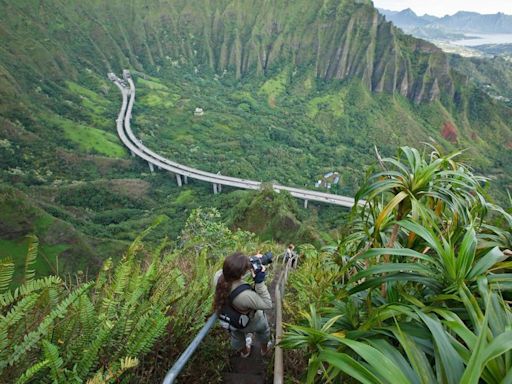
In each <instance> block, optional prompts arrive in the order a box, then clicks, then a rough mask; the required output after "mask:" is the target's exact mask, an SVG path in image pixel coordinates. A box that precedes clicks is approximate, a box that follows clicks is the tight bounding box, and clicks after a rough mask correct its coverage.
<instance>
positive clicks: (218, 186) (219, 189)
mask: <svg viewBox="0 0 512 384" xmlns="http://www.w3.org/2000/svg"><path fill="white" fill-rule="evenodd" d="M217 192H219V193H221V192H222V184H217Z"/></svg>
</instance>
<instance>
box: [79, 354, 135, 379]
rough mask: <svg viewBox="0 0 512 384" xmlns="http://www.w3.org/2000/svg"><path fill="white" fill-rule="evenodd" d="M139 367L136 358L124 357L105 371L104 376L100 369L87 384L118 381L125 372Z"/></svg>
mask: <svg viewBox="0 0 512 384" xmlns="http://www.w3.org/2000/svg"><path fill="white" fill-rule="evenodd" d="M138 365H139V359H137V358H136V357H125V358H123V359H120V360H119V363H115V364H113V365H112V367H110V368H109V369H107V372H106V374H105V373H103V369H100V370H99V371H98V372H96V374H95V375H94V377H93V378H92V379H89V380H87V384H105V383H109V382H110V381H112V380H116V379H119V377H120V376H121V375H122V374H123V373H124V372H126V371H127V370H128V369H132V368H135V367H137V366H138Z"/></svg>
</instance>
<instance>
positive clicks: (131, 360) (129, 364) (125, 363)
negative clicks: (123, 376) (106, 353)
mask: <svg viewBox="0 0 512 384" xmlns="http://www.w3.org/2000/svg"><path fill="white" fill-rule="evenodd" d="M138 365H139V359H137V358H136V357H129V356H127V357H125V358H124V359H121V369H122V370H123V371H126V370H127V369H131V368H135V367H136V366H138Z"/></svg>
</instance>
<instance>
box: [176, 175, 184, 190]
mask: <svg viewBox="0 0 512 384" xmlns="http://www.w3.org/2000/svg"><path fill="white" fill-rule="evenodd" d="M176 183H177V184H178V187H181V186H182V185H183V183H182V182H181V175H179V174H176Z"/></svg>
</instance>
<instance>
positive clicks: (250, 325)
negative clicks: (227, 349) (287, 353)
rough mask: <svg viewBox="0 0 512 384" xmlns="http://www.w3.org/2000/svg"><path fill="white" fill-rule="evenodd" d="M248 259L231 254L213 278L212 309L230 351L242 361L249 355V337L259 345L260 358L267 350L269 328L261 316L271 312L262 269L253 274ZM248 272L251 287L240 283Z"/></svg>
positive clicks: (238, 253) (237, 254)
mask: <svg viewBox="0 0 512 384" xmlns="http://www.w3.org/2000/svg"><path fill="white" fill-rule="evenodd" d="M256 257H262V255H256ZM251 259H254V257H252V258H251ZM251 259H250V258H249V257H248V256H246V255H244V254H243V253H240V252H237V253H234V254H232V255H230V256H228V257H226V259H225V260H224V264H223V267H222V270H221V271H218V272H217V273H216V274H215V284H216V287H215V299H214V302H213V309H214V311H215V312H217V314H218V315H219V320H220V322H221V325H222V326H223V327H224V328H226V329H229V331H230V334H231V346H232V348H233V349H234V350H235V351H237V352H239V353H240V356H242V357H248V356H249V355H250V354H251V345H252V338H251V337H250V336H249V335H248V334H249V333H252V334H254V335H255V337H256V339H257V340H258V341H259V342H260V344H261V354H262V355H263V356H265V355H266V354H267V353H268V351H269V350H270V348H271V342H270V327H269V325H268V321H267V317H266V316H265V313H264V312H263V311H264V310H265V309H271V308H272V298H271V297H270V294H269V292H268V289H267V286H266V285H265V266H264V265H261V263H260V264H259V266H257V267H256V268H257V269H256V270H255V269H254V267H253V264H254V263H251ZM256 265H258V264H257V263H256ZM249 271H251V273H252V276H253V279H254V287H252V286H251V285H249V284H246V283H245V282H244V281H243V278H244V276H245V275H246V274H247V272H249Z"/></svg>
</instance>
